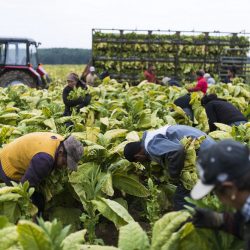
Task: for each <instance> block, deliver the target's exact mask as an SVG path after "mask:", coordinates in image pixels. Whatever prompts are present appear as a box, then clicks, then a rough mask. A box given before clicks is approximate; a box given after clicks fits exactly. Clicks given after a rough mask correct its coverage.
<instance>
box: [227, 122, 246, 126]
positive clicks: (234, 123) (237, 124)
mask: <svg viewBox="0 0 250 250" xmlns="http://www.w3.org/2000/svg"><path fill="white" fill-rule="evenodd" d="M245 123H247V122H246V121H237V122H232V123H230V124H229V126H239V125H240V124H245Z"/></svg>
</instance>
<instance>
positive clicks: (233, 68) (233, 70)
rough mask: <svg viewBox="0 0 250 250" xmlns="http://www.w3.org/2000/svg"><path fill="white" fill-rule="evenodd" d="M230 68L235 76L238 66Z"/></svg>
mask: <svg viewBox="0 0 250 250" xmlns="http://www.w3.org/2000/svg"><path fill="white" fill-rule="evenodd" d="M228 70H229V71H230V72H232V73H233V75H234V76H235V75H236V67H235V66H232V67H229V68H228Z"/></svg>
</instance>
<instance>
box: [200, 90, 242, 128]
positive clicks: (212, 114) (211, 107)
mask: <svg viewBox="0 0 250 250" xmlns="http://www.w3.org/2000/svg"><path fill="white" fill-rule="evenodd" d="M201 104H202V105H203V106H204V108H205V110H206V113H207V118H208V123H209V128H210V131H214V130H216V126H215V125H214V123H215V122H219V123H224V124H227V125H229V126H233V125H236V126H238V125H240V124H244V123H246V122H247V118H246V117H245V116H244V115H243V114H242V113H241V112H240V111H239V110H238V109H237V108H236V107H234V105H233V104H231V103H229V102H227V101H226V100H223V99H220V98H218V97H217V95H216V94H210V95H205V96H204V97H203V98H202V99H201Z"/></svg>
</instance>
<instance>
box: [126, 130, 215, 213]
mask: <svg viewBox="0 0 250 250" xmlns="http://www.w3.org/2000/svg"><path fill="white" fill-rule="evenodd" d="M185 136H186V137H192V138H198V137H200V136H206V139H205V140H204V141H203V142H202V143H201V146H200V147H201V148H207V147H208V146H210V145H211V144H214V143H215V142H214V140H213V139H212V138H210V137H209V136H208V135H206V134H205V133H204V132H202V131H200V130H198V129H196V128H193V127H189V126H185V125H171V126H169V125H167V126H164V127H162V128H159V129H156V130H153V131H146V132H145V133H144V134H143V138H142V141H140V142H130V143H128V144H127V145H126V146H125V148H124V156H125V158H126V159H127V160H129V161H130V162H141V163H144V162H147V161H155V162H157V163H159V164H160V165H161V166H162V167H164V168H168V172H169V175H170V177H172V178H173V179H175V180H176V182H177V185H178V186H177V191H176V193H175V197H174V205H175V209H176V210H180V209H182V208H183V205H184V204H186V202H185V201H184V197H185V196H188V195H189V191H188V190H186V189H185V188H184V187H183V185H182V184H180V182H179V176H180V173H181V170H182V169H183V167H184V161H185V150H184V147H183V146H182V144H181V142H180V141H181V139H183V138H184V137H185Z"/></svg>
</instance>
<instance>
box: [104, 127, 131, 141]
mask: <svg viewBox="0 0 250 250" xmlns="http://www.w3.org/2000/svg"><path fill="white" fill-rule="evenodd" d="M126 132H127V129H112V130H109V131H107V132H106V133H105V134H104V137H105V138H107V139H108V140H109V141H110V140H112V139H116V138H120V137H125V136H126Z"/></svg>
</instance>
